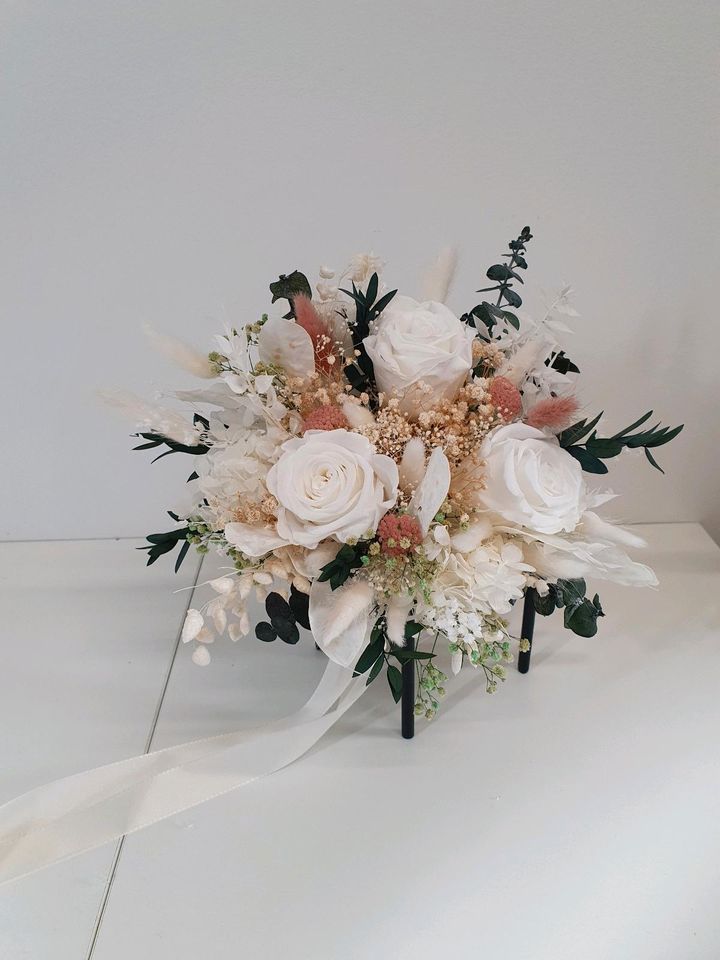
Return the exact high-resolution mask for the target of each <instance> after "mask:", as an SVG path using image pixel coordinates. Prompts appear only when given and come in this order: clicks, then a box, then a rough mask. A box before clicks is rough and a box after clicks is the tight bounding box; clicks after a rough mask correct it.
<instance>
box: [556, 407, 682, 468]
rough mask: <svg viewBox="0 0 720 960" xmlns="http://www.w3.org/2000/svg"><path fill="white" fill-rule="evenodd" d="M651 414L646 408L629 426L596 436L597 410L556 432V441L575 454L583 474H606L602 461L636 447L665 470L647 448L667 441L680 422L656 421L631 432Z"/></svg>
mask: <svg viewBox="0 0 720 960" xmlns="http://www.w3.org/2000/svg"><path fill="white" fill-rule="evenodd" d="M652 413H653V412H652V410H649V411H648V412H647V413H646V414H644V415H643V416H642V417H640V418H639V419H638V420H635V422H634V423H631V424H630V426H629V427H625V429H624V430H620V432H619V433H615V434H613V436H612V437H599V436H598V435H597V431H596V430H595V427H596V426H597V425H598V423H599V422H600V418H601V417H602V415H603V414H602V411H601V412H600V413H599V414H598V415H597V416H596V417H593V419H592V420H590V421H589V422H588V421H587V420H579V421H578V422H577V423H574V424H573V425H572V426H571V427H568V428H567V429H566V430H563V431H562V433H560V434H558V440H559V442H560V446H561V447H564V448H565V449H566V450H567V452H568V453H569V454H570V455H571V456H573V457H575V459H576V460H577V461H578V463H579V464H580V466H581V467H582V468H583V470H585V472H586V473H607V472H608V468H607V465H606V464H605V463H603V461H604V460H611V459H612V458H613V457H617V456H618V455H619V454H620V453H622V451H623V450H625V449H626V448H627V449H629V450H635V449H637V448H638V447H642V449H643V450H644V451H645V456H646V457H647V459H648V461H649V463H650V464H651V465H652V466H653V467H655V469H656V470H659V471H660V473H664V472H665V471H664V470H663V468H662V467H661V466H660V465H659V464H658V462H657V461H656V460H655V458H654V457H653V455H652V453H651V452H650V450H651V449H652V448H654V447H661V446H663V444H665V443H670V441H671V440H673V439H674V438H675V437H676V436H677V435H678V434H679V433H680V432H681V430H682V429H683V427H684V424H682V423H681V424H680V426H678V427H672V428H670V427H663V426H661V425H660V423H659V422H658V423H656V424H655V426H654V427H651V428H650V429H649V430H641V431H640V432H639V433H633V432H632V431H633V430H637V428H638V427H640V426H642V425H643V424H644V423H645V422H646V421H647V420H649V419H650V417H651V416H652Z"/></svg>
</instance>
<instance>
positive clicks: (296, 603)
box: [290, 586, 310, 630]
mask: <svg viewBox="0 0 720 960" xmlns="http://www.w3.org/2000/svg"><path fill="white" fill-rule="evenodd" d="M290 609H291V610H292V612H293V616H294V617H295V619H296V621H297V622H298V623H299V624H300V626H301V627H305V629H306V630H309V629H310V617H309V609H310V597H309V596H308V594H307V593H303V592H302V591H301V590H296V589H295V587H292V586H291V587H290Z"/></svg>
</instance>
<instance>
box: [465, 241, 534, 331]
mask: <svg viewBox="0 0 720 960" xmlns="http://www.w3.org/2000/svg"><path fill="white" fill-rule="evenodd" d="M531 240H532V233H531V232H530V227H523V229H522V230H521V231H520V234H519V236H518V238H517V239H516V240H511V241H510V242H509V243H508V247H509V248H510V252H509V253H503V254H502V256H503V257H506V258H508V262H507V263H494V264H493V265H492V266H491V267H489V268H488V270H487V273H486V276H487V278H488V280H494V281H495V284H494V285H493V286H491V287H482V289H480V290H478V291H477V293H491V292H494V291H495V290H497V291H498V297H497V301H496V302H495V303H494V304H493V303H489V302H488V301H487V300H483V302H482V303H479V304H477V306H475V307H473V308H472V310H470V311H469V313H464V314H463V315H462V316H461V317H460V319H461V320H462V321H464V322H465V323H468V324H474V325H475V326H477V323H476V321H477V320H479V321H480V322H481V323H482V324H483V325H484V326H485V328H486V329H487V334H488V335H487V337H483V338H482V339H483V340H486V341H489V340H490V339H492V332H493V328H494V327H495V326H499V325H501V324H502V325H504V326H506V327H507V325H510V326H511V327H514V328H515V329H516V330H518V329H519V328H520V321H519V320H518V318H517V316H516V315H515V314H514V313H511V312H510V311H509V310H505V309H503V301H504V302H505V304H506V305H507V306H509V307H513V308H515V309H517V307H519V306H521V305H522V297H521V296H520V294H519V293H518V292H517V290H515V289H514V288H513V281H516V282H517V283H524V282H525V281H524V280H523V278H522V277H521V276H520V274H519V273H518V272H517V271H518V270H527V260H526V259H525V257H524V254H525V252H526V246H527V244H528V243H529V242H530V241H531Z"/></svg>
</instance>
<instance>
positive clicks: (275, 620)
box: [255, 586, 310, 644]
mask: <svg viewBox="0 0 720 960" xmlns="http://www.w3.org/2000/svg"><path fill="white" fill-rule="evenodd" d="M309 604H310V597H309V596H308V595H307V594H306V593H302V592H301V591H300V590H296V589H295V587H293V586H291V587H290V599H289V600H286V599H285V597H283V596H282V595H281V594H279V593H276V592H274V591H273V592H272V593H269V594H268V595H267V597H266V598H265V610H266V612H267V615H268V617H269V623H268V622H267V621H262V622H261V623H258V624H257V626H256V627H255V636H256V637H257V638H258V640H262V641H263V642H264V643H272V642H273V641H274V640H277V639H278V637H279V638H280V639H281V640H282V641H283V642H284V643H290V644H295V643H297V642H298V640H299V639H300V631H299V630H298V626H301V627H304V629H305V630H309V629H310V618H309Z"/></svg>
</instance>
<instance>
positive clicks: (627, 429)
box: [612, 410, 653, 440]
mask: <svg viewBox="0 0 720 960" xmlns="http://www.w3.org/2000/svg"><path fill="white" fill-rule="evenodd" d="M652 414H653V412H652V410H648V412H647V413H646V414H644V415H643V416H642V417H640V419H639V420H636V421H635V423H631V424H630V426H629V427H625V429H624V430H621V431H620V433H616V434H614V435H613V437H612V439H613V440H617V439H618V438H619V437H624V436H625V435H626V434H628V433H630V432H631V431H632V430H634V429H635V428H636V427H639V426H641V425H642V424H643V423H645V421H646V420H649V419H650V417H651V416H652Z"/></svg>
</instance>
